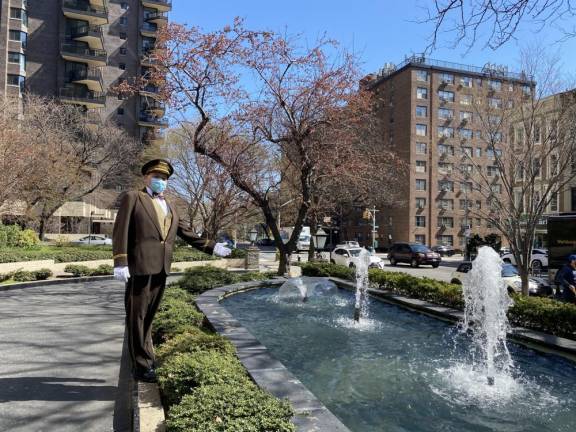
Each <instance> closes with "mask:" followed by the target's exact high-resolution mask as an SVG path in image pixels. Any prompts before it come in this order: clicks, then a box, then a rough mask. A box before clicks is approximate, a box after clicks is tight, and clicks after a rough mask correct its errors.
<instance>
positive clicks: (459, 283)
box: [450, 279, 462, 285]
mask: <svg viewBox="0 0 576 432" xmlns="http://www.w3.org/2000/svg"><path fill="white" fill-rule="evenodd" d="M450 283H451V284H456V285H462V282H460V281H459V280H458V279H452V280H451V281H450Z"/></svg>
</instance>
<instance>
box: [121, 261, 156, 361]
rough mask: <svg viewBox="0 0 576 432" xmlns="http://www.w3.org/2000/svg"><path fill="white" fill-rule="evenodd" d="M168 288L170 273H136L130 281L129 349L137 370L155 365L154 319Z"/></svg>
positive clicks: (127, 319) (128, 313)
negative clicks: (137, 274) (167, 280)
mask: <svg viewBox="0 0 576 432" xmlns="http://www.w3.org/2000/svg"><path fill="white" fill-rule="evenodd" d="M165 287H166V273H165V272H164V271H162V272H161V273H158V274H155V275H142V276H132V277H130V279H128V282H127V283H126V294H125V297H124V305H125V307H126V329H127V333H128V349H129V352H130V358H131V360H132V369H133V370H146V369H150V368H152V367H154V346H153V344H152V321H153V319H154V315H156V311H157V310H158V306H159V305H160V301H161V300H162V295H163V294H164V288H165Z"/></svg>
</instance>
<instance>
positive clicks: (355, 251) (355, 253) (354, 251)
mask: <svg viewBox="0 0 576 432" xmlns="http://www.w3.org/2000/svg"><path fill="white" fill-rule="evenodd" d="M360 252H362V249H348V253H350V256H353V257H357V256H360Z"/></svg>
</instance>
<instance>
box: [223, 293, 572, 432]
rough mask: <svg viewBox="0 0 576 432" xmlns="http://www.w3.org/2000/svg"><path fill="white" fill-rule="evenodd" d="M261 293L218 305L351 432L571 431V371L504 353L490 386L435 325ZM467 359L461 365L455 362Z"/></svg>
mask: <svg viewBox="0 0 576 432" xmlns="http://www.w3.org/2000/svg"><path fill="white" fill-rule="evenodd" d="M311 291H313V292H309V295H307V301H305V302H303V301H301V298H302V294H301V292H300V291H299V290H298V289H294V290H291V291H290V290H285V291H284V292H279V290H278V289H277V288H262V289H259V290H254V291H249V292H244V293H240V294H236V295H234V296H231V297H229V298H227V299H225V300H223V302H222V304H223V305H224V306H225V307H226V309H228V311H229V312H230V313H231V314H232V315H233V316H234V317H235V318H236V319H238V320H239V321H240V322H241V323H242V325H243V326H244V327H245V328H246V329H248V330H249V331H250V332H251V333H252V334H253V335H254V336H255V337H256V338H258V339H259V340H260V341H261V342H262V343H263V344H264V345H266V347H267V348H268V350H269V351H270V353H271V354H272V355H273V356H275V357H276V358H277V359H278V360H280V361H281V362H282V363H284V365H285V366H286V367H287V368H288V369H289V370H290V371H291V372H292V373H293V374H294V375H295V376H296V377H298V378H299V379H300V381H302V382H303V383H304V385H306V386H307V387H308V388H309V389H310V390H311V391H312V392H313V393H314V394H315V395H316V396H317V397H318V398H319V399H320V400H321V401H322V402H323V403H324V404H325V405H326V406H327V407H328V408H329V409H330V410H331V411H332V412H333V413H334V414H335V415H336V416H338V417H339V418H340V419H341V420H342V421H343V422H344V423H345V424H346V425H347V426H348V427H349V428H350V429H351V430H352V431H354V432H376V431H378V432H381V431H392V432H400V431H402V432H420V431H422V432H424V431H426V432H431V431H443V432H446V431H458V432H466V431H497V432H500V431H501V432H504V431H505V432H520V431H522V432H573V431H574V430H576V391H575V390H576V365H575V364H574V363H571V362H570V361H568V360H565V359H563V358H560V357H556V356H553V355H542V354H539V353H536V352H534V351H532V350H529V349H526V348H523V347H520V346H517V345H515V344H510V343H509V344H508V345H509V346H508V348H509V352H510V355H511V358H512V360H513V362H512V366H511V367H510V369H509V370H506V375H505V376H498V374H496V376H495V377H494V378H495V385H489V384H488V383H487V381H486V375H485V374H483V373H476V371H475V370H474V368H472V367H467V364H474V361H473V360H474V359H473V357H474V356H475V350H474V344H473V341H472V340H471V338H470V337H469V336H467V335H466V334H465V333H462V332H460V331H458V330H457V329H456V327H454V326H452V325H449V324H447V323H444V322H442V321H439V320H436V319H433V318H429V317H426V316H424V315H421V314H417V313H413V312H409V311H407V310H405V309H403V308H401V307H398V306H395V305H389V304H385V303H382V302H379V301H375V300H372V299H368V301H369V302H370V306H369V308H370V315H369V316H368V317H363V318H362V319H361V320H360V322H355V321H354V319H353V311H354V306H355V302H356V299H355V296H354V294H353V293H350V292H348V291H345V290H340V289H335V288H333V287H330V286H329V285H322V286H321V289H314V290H311ZM463 359H469V360H470V361H469V362H466V361H463Z"/></svg>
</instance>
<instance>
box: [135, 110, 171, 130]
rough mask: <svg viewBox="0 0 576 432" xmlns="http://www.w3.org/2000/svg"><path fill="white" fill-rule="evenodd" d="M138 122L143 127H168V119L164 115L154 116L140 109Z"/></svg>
mask: <svg viewBox="0 0 576 432" xmlns="http://www.w3.org/2000/svg"><path fill="white" fill-rule="evenodd" d="M138 124H139V125H140V126H143V127H152V128H166V127H168V119H167V118H165V117H156V116H153V115H150V114H149V113H148V112H146V111H141V112H140V118H139V119H138Z"/></svg>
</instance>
